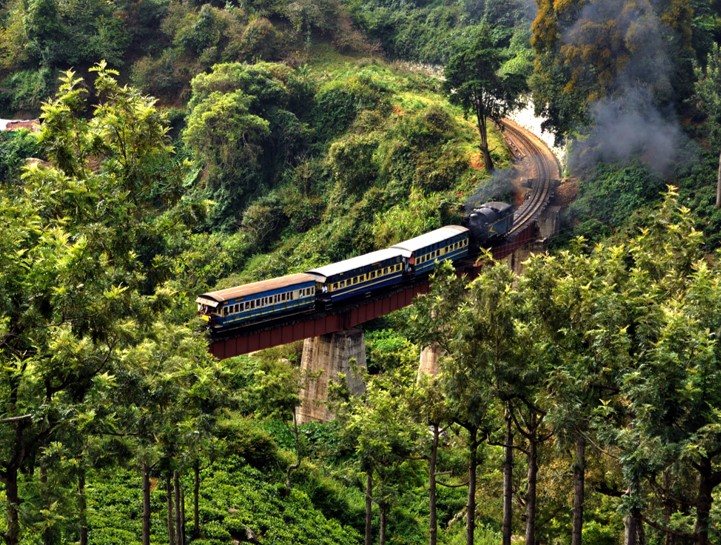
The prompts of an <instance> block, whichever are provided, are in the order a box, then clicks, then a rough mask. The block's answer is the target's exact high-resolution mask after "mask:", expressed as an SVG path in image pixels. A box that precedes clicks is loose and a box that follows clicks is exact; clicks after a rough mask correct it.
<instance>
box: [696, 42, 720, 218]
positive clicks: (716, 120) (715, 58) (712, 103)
mask: <svg viewBox="0 0 721 545" xmlns="http://www.w3.org/2000/svg"><path fill="white" fill-rule="evenodd" d="M694 71H695V76H696V83H695V91H696V92H695V94H694V100H695V103H696V107H697V108H698V109H699V110H701V112H702V113H703V114H704V115H705V116H706V128H707V132H708V135H709V137H710V143H711V144H713V145H719V142H721V91H720V90H719V89H721V49H720V48H719V45H718V44H713V47H712V49H711V52H710V53H709V54H708V56H707V58H706V67H705V68H701V67H699V66H697V67H695V70H694ZM716 208H721V152H719V171H718V177H717V179H716Z"/></svg>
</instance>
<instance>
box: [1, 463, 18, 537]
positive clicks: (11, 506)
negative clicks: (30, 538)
mask: <svg viewBox="0 0 721 545" xmlns="http://www.w3.org/2000/svg"><path fill="white" fill-rule="evenodd" d="M2 482H3V484H4V485H5V501H6V502H7V503H6V510H7V522H6V523H7V529H6V530H5V535H4V536H3V537H4V539H5V545H18V543H20V520H19V517H18V506H19V505H20V495H19V494H18V468H17V467H15V466H14V465H10V466H8V468H7V469H6V471H5V472H4V474H3V478H2Z"/></svg>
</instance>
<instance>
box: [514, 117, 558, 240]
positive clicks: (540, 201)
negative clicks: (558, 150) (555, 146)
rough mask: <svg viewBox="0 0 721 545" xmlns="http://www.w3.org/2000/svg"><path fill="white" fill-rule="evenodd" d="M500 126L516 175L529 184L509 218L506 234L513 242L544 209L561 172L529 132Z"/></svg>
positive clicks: (541, 144) (515, 126) (519, 128)
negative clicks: (521, 202)
mask: <svg viewBox="0 0 721 545" xmlns="http://www.w3.org/2000/svg"><path fill="white" fill-rule="evenodd" d="M502 125H503V132H504V135H505V138H506V141H507V142H508V145H509V146H510V147H511V150H512V151H513V154H514V156H515V158H516V160H515V163H516V164H515V170H516V172H517V173H518V175H519V177H522V178H525V179H526V180H529V181H530V182H531V190H530V193H529V194H528V197H527V198H526V199H525V201H524V202H523V204H522V205H521V206H519V207H518V209H517V210H516V211H515V213H514V214H513V228H512V229H511V230H510V231H509V233H508V236H509V237H510V238H513V237H515V236H517V235H518V234H520V233H522V232H523V231H525V230H526V229H527V228H528V227H530V226H531V225H532V224H533V222H534V221H535V220H536V219H538V216H539V215H540V214H541V212H543V210H544V209H545V208H546V206H547V205H548V203H549V201H550V200H551V198H552V197H553V190H554V188H555V183H556V181H557V180H559V179H560V177H561V169H560V166H559V164H558V161H557V160H556V157H555V156H554V155H553V153H552V152H551V150H550V149H548V146H546V145H545V144H544V143H543V142H542V141H541V140H540V139H539V138H538V137H536V136H535V135H534V134H532V133H531V132H530V131H528V130H526V129H523V128H522V127H520V126H519V125H517V124H516V123H514V122H513V121H510V120H504V121H503V124H502Z"/></svg>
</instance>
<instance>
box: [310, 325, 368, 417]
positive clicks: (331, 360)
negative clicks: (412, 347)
mask: <svg viewBox="0 0 721 545" xmlns="http://www.w3.org/2000/svg"><path fill="white" fill-rule="evenodd" d="M300 365H301V369H302V370H303V372H304V373H305V374H306V376H307V377H309V380H308V381H307V384H306V386H305V388H303V389H302V390H301V391H300V401H301V405H300V409H299V410H298V422H299V423H304V422H310V421H318V422H328V421H329V420H332V419H333V417H334V414H333V413H332V411H330V409H329V408H328V403H327V401H328V385H329V384H330V383H331V382H332V381H335V380H337V379H338V375H339V374H341V373H342V374H344V375H345V377H346V383H347V385H348V389H349V390H350V392H351V394H355V395H358V394H361V393H363V390H364V389H365V385H364V384H363V380H362V378H361V376H360V373H358V372H357V370H361V369H362V370H364V371H365V369H366V347H365V337H364V336H363V332H362V331H361V330H359V329H351V330H348V331H339V332H336V333H329V334H327V335H321V336H320V337H311V338H308V339H306V340H305V342H304V343H303V356H302V358H301V364H300Z"/></svg>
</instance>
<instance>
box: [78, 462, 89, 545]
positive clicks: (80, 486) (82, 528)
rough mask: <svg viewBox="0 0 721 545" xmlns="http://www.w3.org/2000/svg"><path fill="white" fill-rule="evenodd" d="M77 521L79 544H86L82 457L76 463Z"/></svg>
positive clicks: (86, 526)
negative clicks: (78, 462)
mask: <svg viewBox="0 0 721 545" xmlns="http://www.w3.org/2000/svg"><path fill="white" fill-rule="evenodd" d="M78 523H79V526H80V545H88V502H87V498H86V496H85V466H84V465H83V459H82V458H81V459H80V464H79V465H78Z"/></svg>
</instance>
